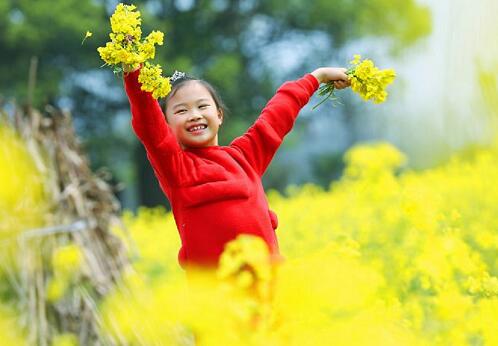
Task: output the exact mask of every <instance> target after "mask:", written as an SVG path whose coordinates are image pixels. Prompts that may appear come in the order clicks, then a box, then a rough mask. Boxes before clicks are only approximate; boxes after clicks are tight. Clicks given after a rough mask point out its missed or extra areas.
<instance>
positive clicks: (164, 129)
mask: <svg viewBox="0 0 498 346" xmlns="http://www.w3.org/2000/svg"><path fill="white" fill-rule="evenodd" d="M139 72H140V70H139V69H137V70H134V71H132V72H129V73H125V76H124V84H125V90H126V94H127V95H128V99H129V101H130V109H131V114H132V119H131V125H132V127H133V130H134V131H135V133H136V135H137V137H138V138H139V139H140V140H141V141H142V143H143V144H144V145H145V147H146V149H148V150H150V151H153V150H154V149H157V148H158V147H159V145H160V146H161V151H162V152H178V151H179V150H181V149H180V146H179V144H178V142H177V140H176V138H175V136H174V134H173V133H172V132H171V129H170V128H169V126H168V124H167V123H166V118H165V116H164V114H163V112H162V110H161V106H160V105H159V102H157V100H156V99H154V98H153V97H152V95H151V93H149V92H146V91H143V90H141V89H140V83H139V82H138V74H139Z"/></svg>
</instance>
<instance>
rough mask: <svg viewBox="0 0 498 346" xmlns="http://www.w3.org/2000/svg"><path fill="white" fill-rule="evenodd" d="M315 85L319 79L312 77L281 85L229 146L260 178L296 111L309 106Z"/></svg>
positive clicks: (294, 117) (293, 120)
mask: <svg viewBox="0 0 498 346" xmlns="http://www.w3.org/2000/svg"><path fill="white" fill-rule="evenodd" d="M318 85H319V83H318V80H317V79H316V78H315V77H314V76H313V75H311V74H306V75H305V76H304V77H302V78H300V79H298V80H296V81H292V82H286V83H284V84H283V85H282V86H281V87H280V88H279V89H278V90H277V92H276V94H275V95H274V96H273V97H272V98H271V99H270V101H269V102H268V103H267V104H266V106H265V108H264V109H263V111H262V112H261V114H260V116H259V117H258V119H257V120H256V122H255V123H254V124H253V125H252V126H251V127H250V128H249V130H247V132H246V133H245V134H244V135H242V136H240V137H237V138H236V139H234V140H233V141H232V143H231V144H230V146H233V147H236V148H238V149H239V150H240V151H242V153H243V155H244V156H245V158H246V159H247V160H248V162H249V163H250V164H251V165H252V167H253V168H254V169H255V170H256V172H257V173H258V174H259V175H260V176H262V175H263V174H264V172H265V171H266V168H267V167H268V165H269V164H270V161H271V160H272V158H273V156H274V155H275V152H276V151H277V149H278V147H279V146H280V144H281V143H282V141H283V139H284V137H285V135H286V134H287V133H288V132H289V131H290V130H291V129H292V127H293V126H294V122H295V120H296V118H297V115H298V113H299V111H300V110H301V108H302V107H304V106H305V105H306V104H307V103H308V101H309V99H310V97H311V95H313V93H314V92H315V91H316V90H317V89H318Z"/></svg>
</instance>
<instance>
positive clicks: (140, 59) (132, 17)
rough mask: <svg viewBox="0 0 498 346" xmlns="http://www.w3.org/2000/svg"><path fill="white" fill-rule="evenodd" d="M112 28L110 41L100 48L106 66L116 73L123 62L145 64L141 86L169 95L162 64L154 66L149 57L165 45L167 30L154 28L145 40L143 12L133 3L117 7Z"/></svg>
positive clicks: (150, 90)
mask: <svg viewBox="0 0 498 346" xmlns="http://www.w3.org/2000/svg"><path fill="white" fill-rule="evenodd" d="M110 22H111V30H112V32H111V33H110V34H109V38H110V39H111V41H110V42H107V43H106V45H105V46H104V47H99V48H97V51H98V52H99V54H100V57H101V58H102V60H104V62H105V64H106V65H114V66H115V68H114V72H115V73H121V72H122V71H123V69H122V67H121V65H122V64H125V65H128V66H131V67H133V68H136V67H138V66H139V65H141V64H142V65H144V67H143V68H142V69H141V70H140V75H139V82H140V83H141V84H142V87H141V89H142V90H144V91H148V92H151V93H152V96H153V97H154V98H156V99H157V98H159V97H164V96H166V95H167V94H168V93H169V92H170V90H171V86H170V83H169V79H168V78H164V77H162V76H161V73H162V70H161V66H160V65H151V64H149V63H148V60H150V59H154V57H155V55H156V48H155V46H156V45H162V44H163V41H164V33H162V32H161V31H156V30H154V31H152V32H151V33H150V34H149V35H148V36H147V37H146V38H145V39H143V40H142V29H141V26H140V25H141V23H142V20H141V18H140V12H139V11H136V6H134V5H124V4H122V3H120V4H118V5H117V6H116V10H115V11H114V13H113V15H112V16H111V19H110Z"/></svg>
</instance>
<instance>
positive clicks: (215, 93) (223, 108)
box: [163, 74, 228, 118]
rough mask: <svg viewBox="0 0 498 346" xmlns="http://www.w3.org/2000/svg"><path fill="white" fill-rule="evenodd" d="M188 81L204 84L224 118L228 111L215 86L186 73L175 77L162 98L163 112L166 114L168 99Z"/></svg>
mask: <svg viewBox="0 0 498 346" xmlns="http://www.w3.org/2000/svg"><path fill="white" fill-rule="evenodd" d="M190 82H197V83H200V84H201V85H202V86H204V87H205V88H206V89H207V91H209V93H210V94H211V97H212V98H213V100H214V103H215V104H216V108H218V110H220V111H221V113H222V114H223V118H225V117H226V115H227V112H228V108H227V107H226V106H225V103H224V102H223V100H222V99H221V97H220V95H219V93H218V91H217V90H216V88H215V87H214V86H212V85H211V83H209V82H207V81H205V80H204V79H199V78H194V77H192V76H189V75H186V74H185V75H184V76H182V77H180V78H177V79H175V80H174V81H173V82H172V83H171V91H170V92H169V94H168V95H167V96H166V97H165V98H164V99H163V108H164V114H165V115H166V108H167V107H168V101H169V100H170V99H171V98H172V97H173V96H174V95H175V94H176V92H177V91H178V90H180V88H182V87H183V86H185V85H186V84H187V83H190Z"/></svg>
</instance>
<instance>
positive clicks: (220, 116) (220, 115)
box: [218, 109, 223, 125]
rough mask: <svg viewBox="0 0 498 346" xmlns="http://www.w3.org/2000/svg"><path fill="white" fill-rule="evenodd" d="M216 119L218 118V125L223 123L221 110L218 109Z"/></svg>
mask: <svg viewBox="0 0 498 346" xmlns="http://www.w3.org/2000/svg"><path fill="white" fill-rule="evenodd" d="M218 119H220V125H221V124H222V123H223V110H222V109H218Z"/></svg>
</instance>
